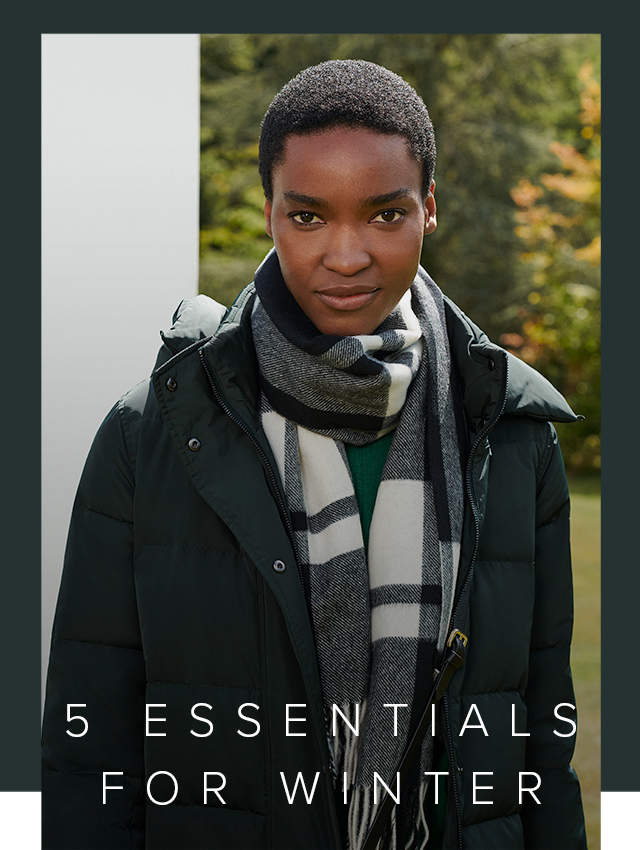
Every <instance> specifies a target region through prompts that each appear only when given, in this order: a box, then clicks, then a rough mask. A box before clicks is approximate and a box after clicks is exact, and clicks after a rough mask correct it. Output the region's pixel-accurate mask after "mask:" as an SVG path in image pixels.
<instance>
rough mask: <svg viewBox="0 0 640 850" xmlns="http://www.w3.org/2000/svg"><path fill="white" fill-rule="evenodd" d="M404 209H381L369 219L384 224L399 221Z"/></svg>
mask: <svg viewBox="0 0 640 850" xmlns="http://www.w3.org/2000/svg"><path fill="white" fill-rule="evenodd" d="M404 215H405V212H404V210H382V212H379V213H377V214H376V215H374V217H373V218H372V219H371V221H381V222H384V223H385V224H395V223H396V221H401V220H402V219H403V218H404Z"/></svg>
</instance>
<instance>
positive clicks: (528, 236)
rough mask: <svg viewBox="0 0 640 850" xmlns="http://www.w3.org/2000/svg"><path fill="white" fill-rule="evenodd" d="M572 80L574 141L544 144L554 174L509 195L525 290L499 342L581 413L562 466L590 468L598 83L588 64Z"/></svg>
mask: <svg viewBox="0 0 640 850" xmlns="http://www.w3.org/2000/svg"><path fill="white" fill-rule="evenodd" d="M578 77H579V79H580V81H581V85H582V92H581V96H580V99H579V100H578V101H577V103H576V107H575V109H576V114H578V115H579V117H580V125H579V126H580V129H579V132H576V133H575V137H574V139H573V141H574V144H569V143H568V142H566V143H564V144H561V143H560V142H552V143H551V145H550V151H551V153H552V154H554V156H555V157H557V159H556V167H557V165H558V164H559V165H560V166H561V167H562V169H563V170H562V172H560V173H556V174H542V175H541V176H540V181H541V183H542V184H543V186H544V187H545V188H542V186H539V185H533V184H532V183H530V182H529V181H528V180H526V179H523V180H521V181H520V182H519V184H518V186H517V187H516V188H514V190H513V191H512V195H513V198H514V201H515V202H516V204H517V205H518V207H519V210H518V212H517V215H516V218H517V220H518V222H519V226H518V227H517V228H516V231H515V232H516V234H517V236H518V237H519V238H520V239H521V240H522V242H523V246H524V247H526V248H527V250H526V251H525V252H523V253H522V254H521V259H522V262H523V269H524V270H525V272H526V273H527V274H528V277H529V279H530V281H531V284H532V289H531V290H530V291H529V293H528V295H527V298H526V301H524V302H523V303H522V304H521V305H520V306H519V307H518V310H517V314H518V317H519V318H520V320H521V323H522V327H521V332H520V333H517V334H503V335H502V337H501V338H500V341H501V342H502V344H504V345H506V346H507V347H511V348H513V350H514V353H516V354H518V356H520V357H522V358H523V360H526V361H527V362H528V363H530V364H531V365H533V366H535V367H536V368H537V369H539V370H540V371H541V372H542V373H543V374H545V375H546V376H547V377H548V378H549V379H550V380H551V381H552V383H553V384H554V385H555V386H556V387H558V389H559V390H561V392H562V393H563V394H564V395H565V396H566V397H567V399H568V400H569V403H570V404H571V405H572V407H573V408H574V410H576V412H577V413H579V414H581V415H582V416H584V421H582V422H581V423H579V424H577V425H573V426H571V427H570V428H564V429H562V433H561V438H562V443H563V450H564V453H565V459H566V461H567V465H568V466H569V467H570V468H571V469H573V470H585V471H587V470H590V471H593V470H594V469H596V470H599V469H600V85H599V83H598V81H597V80H596V79H595V77H594V76H593V69H592V66H591V65H590V64H589V63H585V64H584V66H583V67H582V68H581V69H580V72H579V74H578ZM580 103H581V105H582V110H580V108H579V106H580ZM578 147H582V148H583V152H580V151H579V150H578ZM558 160H559V162H558Z"/></svg>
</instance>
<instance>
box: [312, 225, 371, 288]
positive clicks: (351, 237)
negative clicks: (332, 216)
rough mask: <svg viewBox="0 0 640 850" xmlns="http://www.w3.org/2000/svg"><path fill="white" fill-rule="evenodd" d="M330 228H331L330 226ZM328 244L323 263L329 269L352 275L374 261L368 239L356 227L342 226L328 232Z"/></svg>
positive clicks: (346, 275)
mask: <svg viewBox="0 0 640 850" xmlns="http://www.w3.org/2000/svg"><path fill="white" fill-rule="evenodd" d="M328 230H331V229H330V228H328ZM327 239H328V245H327V249H326V251H325V253H324V255H323V258H322V264H323V265H324V267H325V268H326V269H329V271H333V272H336V273H337V274H340V275H343V276H344V277H351V275H354V274H356V273H357V272H359V271H361V270H362V269H366V268H368V267H369V266H370V265H371V263H372V258H371V254H370V253H369V250H368V247H367V245H366V240H365V239H364V238H363V235H362V234H361V233H359V229H358V228H355V227H340V228H336V229H334V230H333V232H328V233H327Z"/></svg>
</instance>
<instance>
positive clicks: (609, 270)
mask: <svg viewBox="0 0 640 850" xmlns="http://www.w3.org/2000/svg"><path fill="white" fill-rule="evenodd" d="M505 5H506V4H505ZM497 6H498V4H495V5H494V6H493V7H492V8H491V9H490V10H487V8H486V6H478V5H476V4H474V6H473V7H472V8H469V9H466V8H464V7H461V5H460V4H457V5H456V6H455V7H449V14H447V13H446V12H445V11H444V10H440V9H438V8H435V9H434V8H433V7H432V6H428V7H426V8H425V11H424V12H417V11H412V9H411V8H409V7H408V4H407V6H406V7H403V6H397V5H396V6H394V7H393V13H392V14H388V15H385V14H380V11H381V10H380V11H379V10H378V9H377V8H372V7H371V6H369V7H367V14H366V21H363V20H362V15H361V14H358V12H357V10H350V9H349V8H347V7H345V6H344V4H338V3H325V4H322V5H321V6H317V5H316V6H314V7H313V8H311V7H307V9H306V10H305V12H304V13H303V12H301V11H300V8H299V6H298V5H297V4H296V5H293V4H291V8H286V7H280V8H279V9H278V12H277V13H274V12H273V11H271V10H267V8H266V7H265V9H264V10H263V11H259V12H253V11H252V12H251V17H250V19H249V17H248V15H247V10H245V9H242V10H239V11H238V12H237V13H236V14H232V13H231V12H230V11H229V10H228V9H224V8H221V7H220V6H219V5H214V4H210V3H209V4H206V5H205V4H202V6H201V5H200V4H196V3H188V2H187V3H183V4H181V6H180V9H179V12H176V11H172V12H168V11H167V9H166V7H165V5H164V4H159V3H157V2H156V3H155V4H150V3H139V4H136V5H130V4H126V5H125V4H124V3H122V2H113V3H111V4H109V5H108V6H103V7H101V8H96V7H94V8H92V9H90V10H88V9H87V7H86V6H85V5H84V4H80V3H76V2H74V3H70V2H67V3H63V4H56V6H55V9H52V10H51V12H42V11H36V7H33V11H32V14H31V15H28V13H27V12H22V13H20V12H19V11H18V10H17V9H16V10H15V11H14V12H13V13H9V14H6V13H5V27H6V29H5V33H6V37H5V43H4V45H3V57H2V62H3V64H4V74H3V82H4V84H5V85H4V90H5V95H4V102H3V105H4V107H5V109H4V110H3V112H4V115H3V118H4V119H5V121H4V122H3V123H4V125H5V128H6V129H5V132H4V133H3V139H2V143H3V146H4V157H3V163H4V169H3V178H4V183H5V185H7V184H8V188H9V191H8V193H5V195H4V196H5V199H6V201H5V222H4V227H5V233H4V235H5V237H6V238H5V242H4V244H5V246H7V247H8V248H9V250H8V251H6V253H5V257H4V260H5V262H4V269H3V271H4V274H3V290H4V293H3V294H4V296H5V297H4V302H3V306H4V314H3V327H2V340H3V342H4V355H5V360H4V369H3V381H2V386H3V389H4V394H3V395H4V399H3V401H4V404H3V406H2V410H3V415H2V416H1V417H0V427H1V428H2V432H1V438H2V442H1V443H0V445H2V447H3V462H2V470H3V475H2V489H1V492H2V496H3V498H2V500H1V502H0V504H1V506H2V507H1V510H0V523H1V526H0V529H1V538H0V539H2V541H3V544H4V546H3V549H2V561H1V563H2V580H1V582H0V646H2V650H3V655H2V661H1V663H0V671H1V673H2V679H1V681H2V684H3V688H2V699H0V752H1V753H2V758H1V759H0V791H37V790H39V787H40V760H39V758H40V757H39V727H40V673H39V669H40V610H39V609H40V606H39V603H40V532H39V528H40V391H39V379H40V356H41V351H40V249H39V240H38V236H37V227H36V224H37V222H38V220H39V205H40V201H39V199H40V184H39V163H40V119H39V116H40V110H39V97H38V93H39V90H40V35H41V33H70V32H77V33H84V32H128V33H133V32H140V33H144V32H150V31H152V32H167V33H172V32H185V33H186V32H215V31H219V32H238V31H241V32H242V31H246V29H247V24H248V22H249V20H250V23H251V31H252V32H294V33H295V32H308V31H322V32H325V31H328V30H330V29H332V25H333V26H335V23H336V22H339V24H340V27H339V31H340V32H359V31H362V29H363V24H365V25H366V29H367V31H369V32H378V31H380V32H384V31H386V30H387V29H388V28H389V24H391V23H392V25H393V30H394V31H395V32H424V31H431V32H533V31H536V32H537V31H540V28H541V27H540V24H541V22H546V26H544V30H545V31H547V32H575V31H582V32H595V33H602V34H603V53H604V60H605V62H604V64H605V75H604V88H605V113H604V114H605V122H604V126H605V133H604V138H605V151H606V158H605V162H606V169H605V186H606V188H605V191H604V196H605V201H606V204H605V206H606V208H607V209H608V210H609V211H610V218H609V220H607V219H606V218H605V221H604V223H603V229H604V240H603V242H604V252H603V257H604V261H603V279H604V282H605V286H604V299H603V303H604V308H603V335H604V341H605V346H604V352H605V353H604V357H603V372H604V378H605V380H604V381H603V406H604V416H603V445H604V450H603V472H602V492H603V514H602V516H603V561H602V569H603V589H602V614H603V639H602V658H603V672H602V716H603V721H602V789H603V790H604V791H640V772H639V771H638V768H637V762H638V760H640V729H639V727H638V724H637V722H636V718H637V713H638V705H639V704H640V681H639V676H638V670H639V667H640V665H639V663H638V659H637V640H636V631H637V630H636V628H635V620H636V618H637V617H638V613H637V608H638V600H640V568H639V566H638V565H639V564H640V558H638V556H637V554H636V551H635V550H636V547H635V546H634V545H633V544H632V532H633V531H634V530H635V529H636V528H637V527H638V526H639V525H640V523H638V520H637V518H636V517H635V509H636V506H637V505H638V503H639V502H640V500H639V499H638V497H637V496H636V493H635V491H636V486H635V480H634V476H635V475H636V474H638V473H637V464H636V462H635V445H634V438H635V437H636V427H637V423H638V417H637V415H636V408H637V407H638V405H637V403H636V398H635V380H634V379H635V368H634V366H635V362H634V361H635V356H637V355H636V352H635V349H636V347H637V346H636V345H635V344H634V343H635V332H634V330H633V327H634V326H635V321H637V319H636V317H637V315H638V300H639V296H638V289H639V286H638V284H637V282H636V279H637V276H638V275H637V272H636V267H637V261H636V262H635V263H634V262H632V258H631V251H632V248H633V247H634V245H635V243H636V242H637V241H638V238H637V236H636V234H635V232H634V231H635V221H634V219H633V218H632V214H633V212H635V209H633V211H632V205H631V199H632V198H633V199H634V200H635V196H636V194H637V190H636V188H635V185H634V184H635V181H636V175H635V171H636V169H635V165H636V162H635V157H634V154H635V149H636V148H637V144H635V145H634V150H633V151H632V149H631V145H632V142H633V143H635V142H636V138H635V134H634V133H633V124H635V123H637V107H636V106H635V100H636V97H635V91H636V86H635V84H634V82H633V81H634V80H635V73H636V65H635V63H634V65H633V67H632V60H633V59H635V56H636V54H637V46H636V45H635V44H634V43H632V38H633V33H634V30H633V28H632V27H631V26H630V25H629V22H628V21H625V20H622V19H618V20H616V19H615V18H613V16H611V17H609V18H608V19H605V18H604V16H603V15H602V14H601V13H599V12H598V11H597V7H595V4H594V8H593V10H591V9H590V8H589V7H585V6H583V7H582V8H580V10H579V11H578V12H576V11H573V10H569V9H566V8H563V7H561V6H560V5H559V4H558V3H557V2H548V0H545V2H539V3H537V4H536V5H535V6H531V7H529V8H524V9H519V10H514V9H513V8H509V7H506V8H507V9H508V11H507V12H505V11H503V9H502V8H499V7H498V8H496V7H497ZM500 6H502V4H500ZM387 8H388V7H387ZM574 8H575V7H574ZM386 10H387V9H385V11H386ZM461 24H464V28H462V27H461ZM610 81H611V82H610ZM623 169H624V170H625V171H626V172H627V173H626V174H623ZM633 206H634V208H635V206H636V205H635V204H634V205H633ZM627 320H633V321H632V322H631V327H627ZM7 337H8V338H7ZM61 344H65V341H64V340H61ZM64 379H65V376H63V375H61V376H60V380H64Z"/></svg>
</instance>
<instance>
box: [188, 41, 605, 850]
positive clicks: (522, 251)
mask: <svg viewBox="0 0 640 850" xmlns="http://www.w3.org/2000/svg"><path fill="white" fill-rule="evenodd" d="M347 58H349V59H367V60H369V61H372V62H377V63H378V64H381V65H384V66H385V67H387V68H389V69H391V70H392V71H395V72H396V73H398V74H400V75H401V76H402V77H404V79H406V80H407V81H408V82H409V83H411V85H413V86H414V88H415V89H416V90H417V91H418V93H419V94H420V95H421V96H422V98H423V99H424V101H425V103H426V104H427V107H428V109H429V113H430V115H431V118H432V120H433V124H434V127H435V130H436V143H437V149H438V161H437V165H436V199H437V204H438V229H437V230H436V231H435V233H434V234H433V235H432V236H430V237H429V238H428V239H425V243H424V250H423V255H422V264H423V265H424V266H425V268H426V269H427V270H428V271H429V273H430V274H431V276H432V277H433V278H434V279H435V281H436V282H437V283H438V285H439V286H440V288H441V289H442V290H443V292H445V293H446V294H447V295H449V296H450V297H451V298H452V299H453V300H454V301H455V302H456V303H457V304H458V305H459V306H460V307H461V308H462V309H463V310H464V311H465V312H466V313H467V314H468V315H469V317H470V318H471V319H472V320H473V321H474V322H476V323H477V324H478V325H480V327H481V328H483V330H484V331H485V332H486V333H487V334H488V335H489V337H490V338H491V339H492V340H493V341H494V342H497V343H499V344H500V345H502V346H504V347H505V348H507V349H508V350H510V351H512V352H513V353H514V354H515V355H517V356H518V357H521V358H522V359H523V360H525V361H526V362H527V363H530V364H531V365H532V366H534V367H535V368H536V369H538V370H539V371H541V372H542V373H543V374H544V375H545V376H546V377H547V378H549V380H550V381H551V382H552V383H553V384H554V385H555V386H556V387H557V389H559V390H560V392H562V393H563V394H564V395H565V397H566V398H567V399H568V400H569V403H570V404H571V406H572V407H573V409H574V410H575V411H576V413H580V414H582V415H583V416H584V417H585V418H584V421H582V422H579V423H576V424H573V425H564V426H559V428H558V430H559V432H560V439H561V442H562V446H563V452H564V458H565V465H566V467H567V472H568V475H569V480H570V488H571V494H572V505H573V507H572V542H573V552H574V585H575V608H576V614H575V634H574V646H573V652H572V665H573V672H574V680H575V687H576V698H577V703H578V712H579V729H578V739H577V746H576V757H575V759H574V766H575V767H576V770H577V772H578V774H579V776H580V779H581V783H582V788H583V796H584V800H585V809H586V817H587V829H588V835H589V847H590V848H591V850H598V848H599V847H600V557H599V552H600V532H599V516H600V477H599V472H600V37H599V36H598V35H592V34H476V35H473V34H472V35H464V34H462V35H461V34H453V35H452V34H409V35H403V34H364V35H363V34H295V35H289V34H287V35H283V34H272V33H269V34H204V35H202V36H201V60H202V61H201V160H200V166H201V173H200V274H199V288H200V292H203V293H205V294H207V295H210V296H211V297H213V298H215V299H216V300H218V301H221V302H222V303H223V304H226V305H230V304H231V303H232V301H233V299H234V298H235V296H236V295H237V294H238V292H239V291H240V290H241V289H242V287H243V286H245V285H246V284H247V283H248V282H249V281H250V280H251V279H252V278H253V272H254V271H255V268H256V266H257V264H258V263H259V262H260V260H261V259H262V258H263V257H264V255H265V253H266V252H267V251H268V250H269V248H270V247H271V244H272V243H271V240H270V239H269V238H268V237H267V236H266V234H265V232H264V217H263V202H264V199H263V195H262V188H261V185H260V180H259V177H258V171H257V163H258V137H259V133H260V122H261V119H262V116H263V114H264V112H265V110H266V109H267V107H268V105H269V103H270V101H271V99H272V98H273V96H274V95H275V94H276V92H277V91H278V90H279V89H280V88H281V87H282V85H284V83H286V82H287V81H288V80H289V79H290V78H291V77H292V76H294V75H295V74H296V73H297V72H298V71H300V70H302V69H303V68H306V67H308V66H309V65H314V64H317V63H318V62H323V61H325V60H327V59H347Z"/></svg>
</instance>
